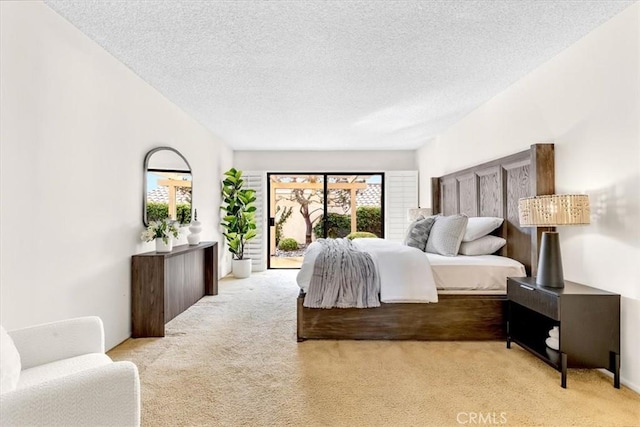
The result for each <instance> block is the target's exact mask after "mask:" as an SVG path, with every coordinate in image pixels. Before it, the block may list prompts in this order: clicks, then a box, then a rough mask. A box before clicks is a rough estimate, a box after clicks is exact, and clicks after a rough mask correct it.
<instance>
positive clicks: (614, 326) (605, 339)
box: [507, 277, 620, 388]
mask: <svg viewBox="0 0 640 427" xmlns="http://www.w3.org/2000/svg"><path fill="white" fill-rule="evenodd" d="M507 299H508V301H509V304H508V312H507V348H511V342H512V341H513V342H515V343H516V344H518V345H520V346H521V347H522V348H524V349H525V350H528V351H529V352H531V353H533V354H534V355H536V356H537V357H539V358H540V359H542V360H543V361H544V362H546V363H547V364H549V365H550V366H552V367H554V368H555V369H557V370H558V371H560V372H561V374H562V376H561V385H562V387H563V388H566V387H567V368H605V369H607V370H609V371H610V372H612V373H613V375H614V380H613V385H614V387H615V388H620V295H618V294H614V293H611V292H607V291H603V290H600V289H596V288H592V287H590V286H585V285H581V284H578V283H573V282H569V281H565V285H564V288H559V289H558V288H546V287H543V286H538V285H536V279H535V277H509V278H508V279H507ZM554 326H559V327H560V348H559V350H558V351H556V350H552V349H551V348H549V347H547V345H546V344H545V340H546V338H547V337H548V336H549V330H550V329H552V328H553V327H554Z"/></svg>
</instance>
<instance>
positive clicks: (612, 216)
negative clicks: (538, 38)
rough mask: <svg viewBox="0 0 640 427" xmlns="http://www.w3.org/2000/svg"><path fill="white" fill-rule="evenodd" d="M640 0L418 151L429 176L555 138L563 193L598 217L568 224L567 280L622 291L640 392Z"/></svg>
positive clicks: (627, 364) (627, 352) (632, 378)
mask: <svg viewBox="0 0 640 427" xmlns="http://www.w3.org/2000/svg"><path fill="white" fill-rule="evenodd" d="M639 21H640V4H639V3H635V4H634V5H632V6H631V7H629V8H628V9H626V10H625V11H623V12H622V13H621V14H619V15H618V16H616V17H614V18H613V19H612V20H610V21H609V22H607V23H605V24H604V25H602V26H601V27H599V28H598V29H596V30H595V31H593V32H592V33H590V34H588V35H587V36H586V37H584V38H583V39H582V40H580V41H578V42H577V43H575V44H574V45H573V46H571V47H569V48H568V49H567V50H565V51H564V52H562V53H561V54H560V55H558V56H557V57H555V58H553V59H552V60H551V61H549V62H548V63H546V64H544V65H543V66H541V67H540V68H538V69H537V70H535V71H534V72H532V73H530V74H529V75H528V76H526V77H525V78H523V79H522V80H520V81H518V82H517V83H515V84H513V85H512V86H511V87H509V88H508V89H507V90H505V91H504V92H503V93H501V94H500V95H498V96H496V97H495V98H493V99H492V100H490V101H489V102H487V103H486V104H485V105H483V106H482V107H480V108H478V109H477V110H476V111H474V112H473V113H472V114H470V115H469V116H468V117H466V118H465V119H463V120H462V121H461V122H459V123H458V124H456V125H455V126H453V127H452V128H450V129H448V130H447V131H446V132H445V133H443V134H442V135H441V136H439V137H438V138H436V139H435V140H434V141H431V142H429V143H427V144H426V145H425V146H424V147H423V148H421V149H420V150H419V151H418V165H419V170H420V176H421V180H422V182H421V184H422V185H421V190H420V199H421V205H422V206H430V204H431V202H430V190H431V187H430V185H429V182H428V178H429V177H431V176H440V175H443V174H445V173H448V172H453V171H455V170H458V169H462V168H464V167H467V166H470V165H473V164H476V163H481V162H483V161H486V160H491V159H494V158H498V157H501V156H504V155H507V154H511V153H515V152H518V151H521V150H525V149H526V148H527V147H528V146H529V145H530V144H532V143H536V142H554V143H555V148H556V156H555V159H556V192H557V193H567V192H586V193H588V194H589V195H590V197H591V203H592V215H591V219H592V223H591V225H589V226H584V227H562V228H561V229H560V230H559V231H560V233H561V239H562V251H563V253H562V255H563V261H564V270H565V278H566V279H567V280H573V281H576V282H580V283H584V284H588V285H591V286H595V287H598V288H602V289H606V290H610V291H613V292H617V293H620V294H621V295H622V314H621V320H622V355H621V360H622V362H621V363H622V368H621V372H622V380H623V382H625V383H626V384H628V385H630V386H632V387H634V388H635V389H636V390H637V391H640V352H639V351H638V350H639V349H640V335H638V330H639V329H640V279H639V278H640V129H639V126H640V66H639V63H640V30H639V28H640V22H639Z"/></svg>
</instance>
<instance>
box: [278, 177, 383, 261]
mask: <svg viewBox="0 0 640 427" xmlns="http://www.w3.org/2000/svg"><path fill="white" fill-rule="evenodd" d="M266 174H267V194H266V199H267V211H266V220H267V221H266V223H267V228H266V242H267V243H266V245H265V246H266V249H265V250H266V251H267V270H271V269H272V267H271V233H272V227H273V232H274V233H275V223H274V224H273V225H271V223H272V219H275V217H273V218H272V217H271V203H272V201H271V176H272V175H317V176H321V177H322V183H323V187H322V191H323V195H324V197H323V198H322V202H323V207H322V209H323V215H325V214H326V213H327V197H326V196H327V184H328V180H327V178H328V177H330V176H335V175H338V176H340V175H344V176H352V175H380V231H381V234H382V238H384V236H385V221H384V217H385V212H384V211H385V205H384V200H385V194H384V193H385V173H384V172H267V173H266ZM356 209H357V207H356ZM323 236H324V237H326V236H327V229H326V227H324V228H323ZM277 270H299V268H296V267H282V268H278V269H277Z"/></svg>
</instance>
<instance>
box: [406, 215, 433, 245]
mask: <svg viewBox="0 0 640 427" xmlns="http://www.w3.org/2000/svg"><path fill="white" fill-rule="evenodd" d="M435 221H436V217H435V216H429V217H426V218H424V217H422V218H418V219H417V220H415V221H413V222H412V223H411V225H409V228H408V229H407V236H406V237H405V239H404V244H405V245H407V246H412V247H414V248H418V249H420V250H421V251H423V252H424V250H425V248H426V246H427V240H428V239H429V232H430V231H431V227H433V224H434V223H435Z"/></svg>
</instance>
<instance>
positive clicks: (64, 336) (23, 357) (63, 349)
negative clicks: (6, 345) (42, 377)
mask: <svg viewBox="0 0 640 427" xmlns="http://www.w3.org/2000/svg"><path fill="white" fill-rule="evenodd" d="M9 335H10V336H11V339H12V340H13V342H14V344H15V346H16V348H17V349H18V353H20V361H21V363H22V369H28V368H32V367H34V366H38V365H42V364H45V363H50V362H55V361H56V360H61V359H68V358H70V357H75V356H80V355H83V354H88V353H104V329H103V326H102V320H100V318H99V317H95V316H90V317H78V318H75V319H68V320H61V321H58V322H52V323H45V324H41V325H35V326H30V327H28V328H23V329H16V330H14V331H10V332H9Z"/></svg>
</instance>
